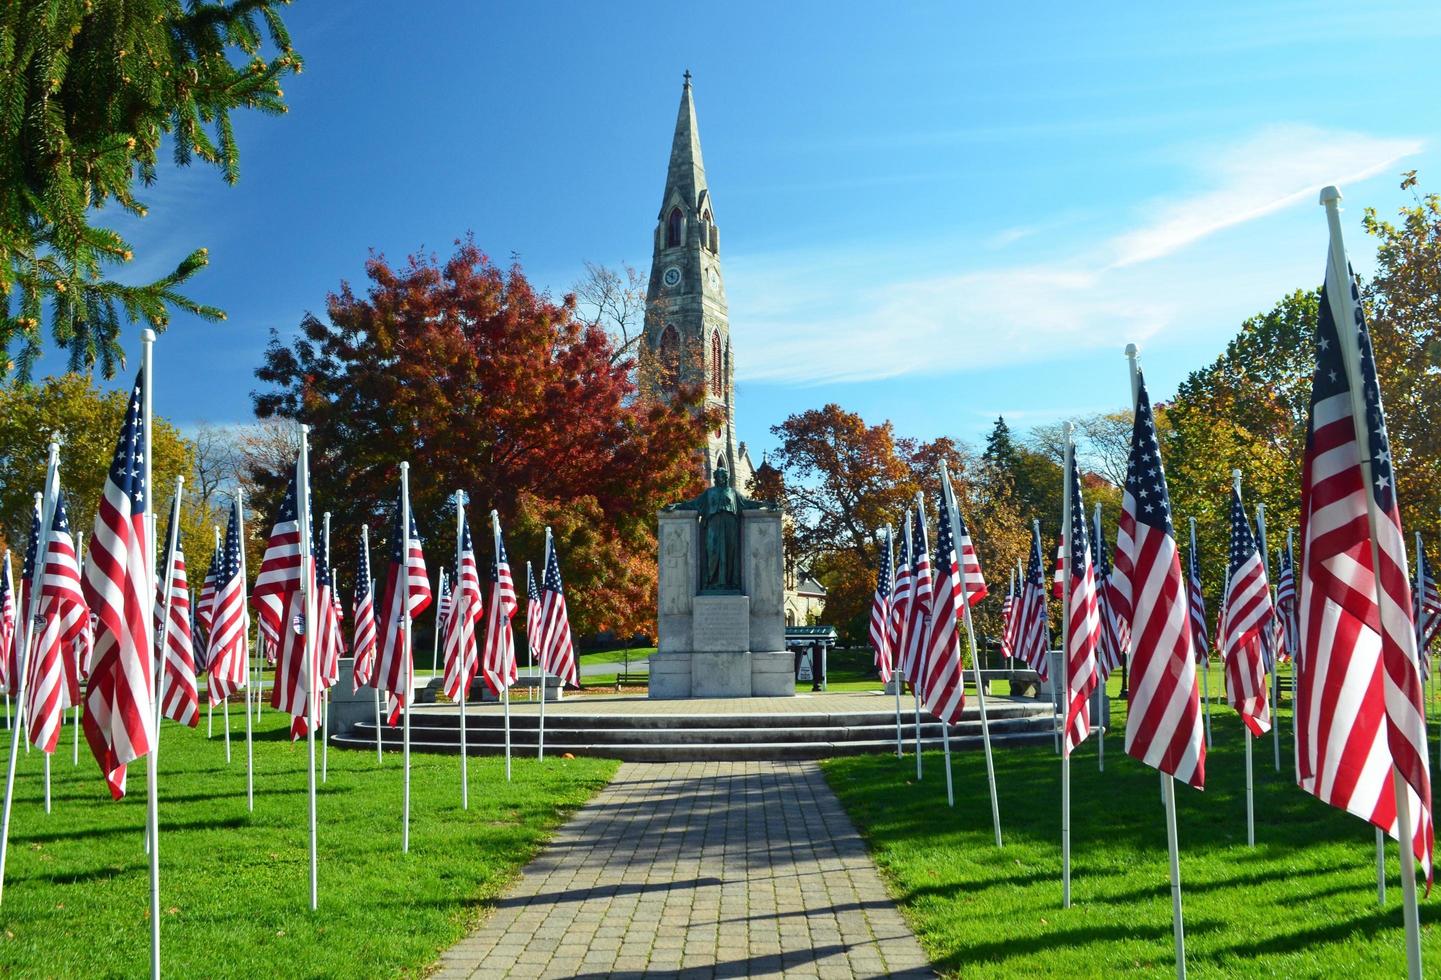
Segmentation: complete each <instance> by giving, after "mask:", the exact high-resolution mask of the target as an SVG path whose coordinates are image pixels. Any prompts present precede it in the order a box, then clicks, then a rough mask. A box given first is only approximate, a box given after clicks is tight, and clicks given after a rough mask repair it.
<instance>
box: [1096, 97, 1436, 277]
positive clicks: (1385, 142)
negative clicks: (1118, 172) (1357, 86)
mask: <svg viewBox="0 0 1441 980" xmlns="http://www.w3.org/2000/svg"><path fill="white" fill-rule="evenodd" d="M1421 148H1422V143H1421V141H1420V140H1415V139H1381V138H1377V137H1372V136H1366V135H1363V134H1360V133H1338V132H1327V131H1325V130H1321V129H1317V128H1315V127H1311V126H1273V127H1270V128H1267V129H1264V130H1262V131H1261V132H1259V133H1257V134H1256V135H1254V136H1252V137H1251V138H1249V139H1246V140H1243V141H1242V142H1240V143H1237V144H1233V145H1231V146H1228V147H1225V148H1224V149H1221V150H1218V151H1212V152H1210V153H1208V154H1205V156H1204V157H1203V158H1202V159H1201V160H1200V161H1198V165H1199V166H1200V169H1201V170H1202V172H1203V173H1209V174H1214V175H1215V178H1214V186H1213V187H1212V188H1211V189H1209V190H1205V191H1202V192H1200V193H1196V194H1190V195H1187V196H1185V197H1183V198H1181V199H1179V200H1177V201H1175V202H1156V203H1153V204H1151V205H1148V206H1147V207H1145V208H1143V209H1142V210H1143V212H1145V213H1148V214H1149V218H1148V219H1147V220H1146V221H1145V223H1144V224H1142V225H1141V226H1140V227H1138V228H1136V229H1134V230H1132V231H1129V232H1126V233H1124V234H1121V235H1118V236H1116V237H1115V238H1114V239H1113V240H1112V242H1111V245H1112V247H1113V248H1114V249H1115V258H1114V260H1113V262H1112V264H1113V265H1114V266H1116V267H1122V266H1128V265H1135V264H1136V263H1138V262H1148V261H1150V260H1152V259H1158V258H1161V257H1162V256H1165V255H1170V254H1171V253H1172V252H1175V251H1178V250H1179V249H1182V248H1185V247H1186V246H1187V245H1190V244H1191V243H1192V242H1195V241H1198V240H1200V239H1202V238H1205V237H1206V236H1207V235H1213V234H1215V233H1216V232H1218V231H1223V230H1225V229H1227V228H1234V227H1235V226H1237V225H1242V224H1245V223H1246V222H1248V221H1254V220H1256V219H1257V218H1262V217H1265V216H1266V215H1268V214H1273V213H1275V212H1276V211H1280V210H1281V209H1282V208H1285V207H1289V206H1290V205H1293V204H1297V203H1299V202H1302V201H1312V200H1314V199H1315V197H1316V193H1317V192H1318V191H1320V189H1321V188H1322V187H1324V186H1326V185H1327V184H1341V185H1346V184H1354V183H1357V182H1359V181H1362V180H1365V179H1366V178H1368V177H1374V176H1376V175H1377V174H1379V173H1382V172H1384V171H1386V170H1389V169H1391V168H1392V166H1393V165H1394V164H1395V163H1396V161H1398V160H1401V159H1403V158H1405V157H1408V156H1411V155H1412V154H1415V153H1418V152H1420V150H1421Z"/></svg>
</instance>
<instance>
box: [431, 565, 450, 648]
mask: <svg viewBox="0 0 1441 980" xmlns="http://www.w3.org/2000/svg"><path fill="white" fill-rule="evenodd" d="M454 602H455V600H454V598H453V597H452V596H451V594H450V576H449V575H447V574H446V573H445V569H443V568H442V569H441V570H440V602H438V603H436V606H435V628H436V629H438V630H440V633H441V635H442V636H444V635H445V624H446V623H448V622H450V607H451V606H452V605H453V604H454Z"/></svg>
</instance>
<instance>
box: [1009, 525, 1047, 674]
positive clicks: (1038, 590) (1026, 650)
mask: <svg viewBox="0 0 1441 980" xmlns="http://www.w3.org/2000/svg"><path fill="white" fill-rule="evenodd" d="M1043 561H1044V559H1043V558H1042V557H1041V529H1040V526H1039V525H1033V529H1032V536H1031V556H1030V558H1029V559H1028V560H1027V562H1026V577H1025V579H1024V580H1023V581H1022V582H1021V598H1020V601H1019V602H1018V603H1017V606H1016V631H1015V636H1016V640H1015V644H1014V646H1013V648H1012V649H1013V651H1014V652H1013V656H1015V657H1016V659H1018V660H1020V661H1021V662H1023V663H1025V664H1026V665H1028V666H1029V667H1030V668H1031V669H1032V670H1034V671H1035V672H1036V676H1037V677H1039V678H1040V679H1041V680H1046V679H1047V678H1048V677H1049V676H1050V672H1051V632H1050V631H1051V624H1050V622H1049V619H1048V616H1049V613H1048V611H1047V609H1046V580H1045V578H1044V576H1045V571H1044V568H1045V566H1044V565H1043V564H1042V563H1043Z"/></svg>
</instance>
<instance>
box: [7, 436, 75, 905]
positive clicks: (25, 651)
mask: <svg viewBox="0 0 1441 980" xmlns="http://www.w3.org/2000/svg"><path fill="white" fill-rule="evenodd" d="M59 466H60V443H58V442H55V441H53V440H52V441H51V443H50V458H49V460H48V461H47V463H46V477H45V486H46V487H47V488H48V487H49V486H50V474H51V473H53V472H54V471H55V470H56V469H58V468H59ZM35 501H36V503H37V504H39V506H40V533H39V535H38V536H37V539H36V542H35V564H36V569H35V578H36V579H37V580H38V579H39V578H40V568H41V567H43V566H41V562H42V561H43V560H44V556H45V552H46V551H47V550H48V549H49V547H50V522H51V521H52V520H53V517H52V516H51V515H49V514H47V513H46V511H47V510H48V509H49V501H48V500H46V499H45V496H44V495H43V494H39V493H37V494H36V495H35ZM24 588H25V581H24V579H23V578H21V579H17V580H16V583H15V590H16V601H15V617H16V623H15V630H16V633H17V635H19V636H21V637H22V640H21V644H20V651H19V654H18V655H17V656H16V658H15V673H16V675H18V676H16V677H15V678H12V680H13V682H14V684H15V727H14V728H13V729H11V731H10V768H9V770H8V771H7V773H6V776H5V814H4V817H3V818H0V900H3V899H4V896H5V858H6V855H8V854H9V851H10V813H11V810H12V809H13V807H14V802H15V763H16V761H17V760H18V759H19V756H20V742H21V740H22V739H23V738H24V732H25V715H26V711H25V681H26V675H27V674H28V673H29V670H30V643H31V640H32V639H33V635H34V631H35V617H36V616H37V615H38V614H39V612H40V590H39V589H36V588H31V589H30V594H29V596H28V597H27V596H26V595H25V593H24ZM27 598H28V599H29V601H28V602H26V599H27ZM27 606H28V609H27V608H26V607H27ZM22 612H24V614H25V621H24V622H23V623H22V622H20V621H19V617H20V615H21V613H22Z"/></svg>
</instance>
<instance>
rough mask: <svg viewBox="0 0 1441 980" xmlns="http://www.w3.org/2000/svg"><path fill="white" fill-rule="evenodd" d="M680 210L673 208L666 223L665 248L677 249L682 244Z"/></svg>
mask: <svg viewBox="0 0 1441 980" xmlns="http://www.w3.org/2000/svg"><path fill="white" fill-rule="evenodd" d="M680 222H681V214H680V208H671V209H670V217H669V218H667V219H666V222H665V247H666V248H675V247H676V246H677V245H679V244H680Z"/></svg>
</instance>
